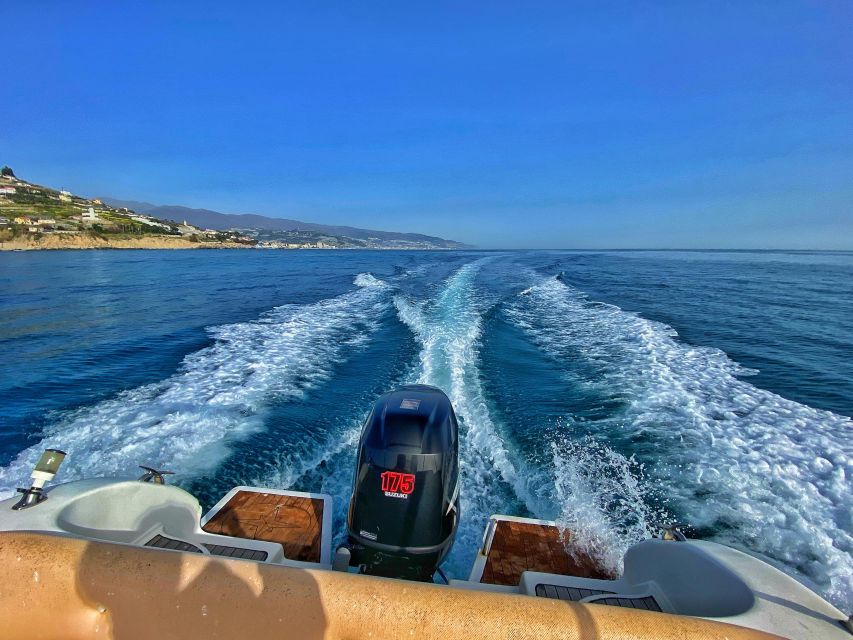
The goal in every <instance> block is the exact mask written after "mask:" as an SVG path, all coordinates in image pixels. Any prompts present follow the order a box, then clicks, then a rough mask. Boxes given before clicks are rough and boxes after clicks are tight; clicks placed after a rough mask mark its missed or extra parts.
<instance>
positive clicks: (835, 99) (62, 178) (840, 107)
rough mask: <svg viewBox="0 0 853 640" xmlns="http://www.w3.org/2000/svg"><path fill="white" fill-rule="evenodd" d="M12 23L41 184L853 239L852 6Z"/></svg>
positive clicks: (689, 241) (277, 213)
mask: <svg viewBox="0 0 853 640" xmlns="http://www.w3.org/2000/svg"><path fill="white" fill-rule="evenodd" d="M5 15H6V18H7V24H8V25H10V27H11V28H9V29H7V30H6V33H5V36H6V37H5V44H6V59H7V62H8V64H7V67H6V75H5V77H4V82H3V84H2V85H0V98H2V99H0V120H2V122H3V123H4V126H3V127H2V129H0V164H8V165H10V166H11V167H12V168H13V169H14V170H15V172H16V174H18V175H19V176H20V177H22V178H24V179H27V180H31V181H33V182H36V183H39V184H44V185H47V186H50V187H55V188H66V189H70V190H72V191H74V192H75V193H80V194H83V195H86V196H89V197H106V196H109V197H114V198H121V199H127V200H138V201H146V202H151V203H155V204H160V205H166V204H169V205H180V206H187V207H192V208H205V209H211V210H214V211H220V212H223V213H253V214H260V215H265V216H270V217H281V218H293V219H297V220H301V221H305V222H318V223H324V224H334V225H348V226H355V227H361V228H368V229H377V230H387V231H401V232H416V233H424V234H428V235H434V236H440V237H443V238H447V239H452V240H457V241H460V242H466V243H470V244H473V245H477V246H478V247H479V248H483V249H490V248H495V249H540V248H541V249H560V248H563V249H579V250H586V249H614V250H620V249H649V250H693V249H717V250H776V249H779V250H785V249H787V250H851V249H853V207H851V202H853V181H851V180H850V176H851V175H853V62H851V60H853V41H851V40H850V38H849V37H848V34H847V31H848V27H847V25H849V24H851V22H853V6H851V5H850V4H849V3H844V2H836V3H832V2H830V3H823V4H821V5H819V6H817V5H811V4H808V3H805V2H779V3H773V4H768V5H763V6H757V5H749V6H746V5H744V6H741V5H730V6H722V7H718V6H714V7H710V6H709V7H701V6H691V7H677V6H670V7H669V8H668V9H663V8H660V7H659V6H638V5H636V4H635V3H613V4H609V5H607V6H606V7H604V6H598V8H596V9H583V8H578V7H569V6H566V5H565V4H564V3H554V4H544V5H538V6H537V7H536V8H535V10H534V9H531V8H529V7H528V8H522V7H520V6H516V5H512V4H494V3H490V4H488V5H477V4H473V5H465V6H456V5H452V4H445V3H436V4H434V5H430V7H429V8H428V9H427V8H423V9H420V8H415V7H411V6H400V5H394V4H387V5H386V4H369V5H359V6H343V7H337V8H335V7H309V6H298V5H293V6H282V5H280V4H276V3H269V4H264V3H248V4H244V5H241V6H240V7H239V8H238V9H235V7H234V6H233V5H232V4H224V3H221V4H220V3H207V2H205V3H200V2H187V3H181V4H180V5H177V6H173V5H171V4H168V3H146V4H144V5H139V6H129V5H114V4H112V3H106V2H93V3H89V4H87V5H85V6H73V7H72V6H63V5H61V4H53V5H48V6H44V5H40V6H26V5H21V4H18V5H14V6H10V7H8V8H7V9H6V12H5ZM16 24H21V25H29V26H28V27H27V28H15V27H14V25H16Z"/></svg>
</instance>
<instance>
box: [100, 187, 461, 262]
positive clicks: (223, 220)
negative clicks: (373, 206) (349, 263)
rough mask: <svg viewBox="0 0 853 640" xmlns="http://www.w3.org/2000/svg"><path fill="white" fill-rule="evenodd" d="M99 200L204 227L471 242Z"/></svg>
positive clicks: (444, 244) (438, 243)
mask: <svg viewBox="0 0 853 640" xmlns="http://www.w3.org/2000/svg"><path fill="white" fill-rule="evenodd" d="M101 200H103V201H104V202H106V203H108V204H109V205H110V206H113V207H119V208H122V207H127V208H128V209H132V210H134V211H137V212H139V213H145V214H147V215H151V216H155V217H157V218H161V219H165V220H174V221H175V222H182V221H184V220H186V221H187V222H188V223H190V224H192V225H195V226H198V227H202V228H205V229H217V230H225V229H261V230H265V231H314V232H319V233H328V234H332V235H336V236H344V237H348V238H354V239H356V240H370V239H378V240H381V241H384V242H403V243H422V244H425V245H430V246H432V247H436V248H445V249H469V248H473V247H472V245H469V244H465V243H463V242H457V241H455V240H447V239H445V238H440V237H438V236H430V235H426V234H423V233H407V232H401V231H378V230H374V229H362V228H360V227H351V226H347V225H331V224H321V223H317V222H303V221H300V220H293V219H291V218H272V217H269V216H264V215H260V214H256V213H222V212H220V211H214V210H212V209H195V208H192V207H185V206H181V205H156V204H152V203H150V202H142V201H137V200H120V199H118V198H110V197H102V198H101Z"/></svg>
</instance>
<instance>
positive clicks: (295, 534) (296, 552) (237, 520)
mask: <svg viewBox="0 0 853 640" xmlns="http://www.w3.org/2000/svg"><path fill="white" fill-rule="evenodd" d="M202 528H203V529H204V530H205V531H207V532H208V533H216V534H219V535H223V536H235V537H238V538H249V539H252V540H263V541H265V542H278V543H279V544H280V545H281V546H282V547H284V555H285V557H286V558H288V559H290V560H301V561H303V562H320V540H321V537H322V533H323V500H321V499H318V498H306V497H302V496H283V495H279V494H276V493H262V492H257V491H238V492H237V493H236V494H234V496H233V497H232V498H231V499H230V500H229V501H228V502H227V503H226V504H225V506H224V507H222V509H220V510H219V511H218V512H217V513H216V515H214V516H213V518H211V519H210V520H209V521H208V522H207V524H205V525H204V527H202Z"/></svg>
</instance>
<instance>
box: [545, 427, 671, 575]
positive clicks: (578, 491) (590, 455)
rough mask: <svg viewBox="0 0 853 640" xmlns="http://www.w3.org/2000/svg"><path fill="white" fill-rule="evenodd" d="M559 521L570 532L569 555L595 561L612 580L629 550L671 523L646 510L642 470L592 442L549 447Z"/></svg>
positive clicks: (663, 515) (661, 513) (655, 511)
mask: <svg viewBox="0 0 853 640" xmlns="http://www.w3.org/2000/svg"><path fill="white" fill-rule="evenodd" d="M551 449H552V453H553V471H554V480H555V486H554V490H555V498H556V500H557V502H558V504H559V505H560V509H561V511H560V514H559V515H558V516H557V518H556V520H557V522H558V523H559V524H560V525H561V526H563V527H565V528H567V529H568V530H570V531H571V532H572V539H571V545H569V547H568V548H569V550H570V551H572V552H576V553H578V554H579V555H581V556H583V557H587V558H593V559H595V560H596V561H597V563H598V566H600V567H603V568H605V569H607V570H609V571H610V573H612V574H613V575H614V576H616V575H619V574H621V573H622V568H623V562H622V560H623V557H624V555H625V552H626V551H627V550H628V548H629V547H631V546H632V545H634V544H636V543H638V542H641V541H642V540H645V539H647V538H649V537H651V535H652V533H653V526H654V523H656V522H664V521H667V520H669V518H668V516H667V514H666V513H665V512H664V511H663V510H662V509H653V508H651V507H650V506H649V502H650V500H649V499H648V496H649V489H648V487H647V485H646V484H645V483H644V482H643V468H642V465H640V464H638V463H637V462H636V461H634V460H633V459H629V458H626V457H625V456H623V455H621V454H619V453H617V452H616V451H613V450H612V449H610V448H609V447H607V446H604V445H602V444H600V443H598V442H596V441H595V440H593V439H592V438H584V439H583V440H581V441H569V440H565V441H562V442H553V443H551Z"/></svg>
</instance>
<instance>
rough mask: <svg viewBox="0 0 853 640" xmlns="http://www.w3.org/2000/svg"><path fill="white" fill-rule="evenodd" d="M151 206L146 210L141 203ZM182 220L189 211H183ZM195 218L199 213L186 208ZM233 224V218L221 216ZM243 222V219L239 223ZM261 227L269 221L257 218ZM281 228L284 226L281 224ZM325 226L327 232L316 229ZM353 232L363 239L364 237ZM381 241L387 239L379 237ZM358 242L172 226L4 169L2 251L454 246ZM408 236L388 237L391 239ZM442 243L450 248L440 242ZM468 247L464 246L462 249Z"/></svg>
mask: <svg viewBox="0 0 853 640" xmlns="http://www.w3.org/2000/svg"><path fill="white" fill-rule="evenodd" d="M139 204H144V203H139ZM176 209H179V211H178V212H179V213H180V212H181V211H180V209H181V208H176ZM183 211H186V212H187V215H191V214H192V213H193V212H195V211H197V210H192V209H183ZM216 215H218V216H220V217H225V218H226V219H227V218H228V217H229V216H228V215H227V214H218V213H217V214H216ZM233 218H234V219H235V220H240V219H241V218H242V217H241V216H233ZM255 218H257V219H258V220H261V221H262V220H273V219H266V218H263V217H261V216H255ZM276 222H277V221H276ZM305 226H313V227H320V226H321V225H316V224H315V225H308V224H306V225H305ZM352 231H354V232H355V231H359V232H362V231H364V230H356V229H353V230H352ZM376 233H377V234H379V233H382V232H376ZM383 235H384V236H386V237H370V235H369V232H367V237H361V238H354V237H349V236H346V235H337V234H331V233H326V232H323V231H317V230H314V229H299V228H295V229H269V228H256V227H237V226H234V227H233V228H226V229H222V228H219V229H211V228H206V227H204V226H199V225H198V224H192V223H190V222H187V220H185V219H181V220H170V219H166V218H162V217H157V216H154V215H151V214H148V213H143V212H138V211H135V210H134V209H133V208H131V207H128V206H118V205H117V204H115V203H112V204H110V202H108V201H105V200H102V199H100V198H92V199H89V198H84V197H82V196H79V195H75V194H73V193H71V192H70V191H67V190H65V189H59V190H57V189H51V188H49V187H45V186H42V185H38V184H33V183H30V182H27V181H26V180H23V179H21V178H19V177H17V176H16V175H15V173H14V171H13V170H12V169H11V168H10V167H8V166H4V167H2V169H0V250H33V249H98V248H115V249H146V248H151V249H196V248H198V249H201V248H211V249H214V248H246V249H249V248H255V249H436V248H457V247H455V246H453V245H456V244H458V243H453V242H452V241H443V240H441V239H440V238H435V239H433V238H429V237H418V236H416V237H414V238H407V237H405V235H406V234H389V233H384V234H383ZM392 235H396V236H401V238H388V237H387V236H392ZM436 241H441V243H445V244H444V245H443V244H441V243H437V242H436ZM459 246H460V247H461V246H464V245H459Z"/></svg>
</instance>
